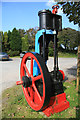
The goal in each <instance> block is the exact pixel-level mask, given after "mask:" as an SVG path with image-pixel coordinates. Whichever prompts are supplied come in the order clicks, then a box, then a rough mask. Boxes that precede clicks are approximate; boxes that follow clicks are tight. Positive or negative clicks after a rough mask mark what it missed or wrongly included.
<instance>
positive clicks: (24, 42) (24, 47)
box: [22, 35, 29, 51]
mask: <svg viewBox="0 0 80 120" xmlns="http://www.w3.org/2000/svg"><path fill="white" fill-rule="evenodd" d="M28 50H29V41H28V35H25V36H24V37H22V51H28Z"/></svg>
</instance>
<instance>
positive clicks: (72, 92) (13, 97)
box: [2, 81, 80, 118]
mask: <svg viewBox="0 0 80 120" xmlns="http://www.w3.org/2000/svg"><path fill="white" fill-rule="evenodd" d="M64 91H65V93H66V96H67V100H68V101H69V103H70V107H69V108H68V109H66V110H65V111H62V112H60V113H55V114H53V115H51V116H50V117H49V118H79V117H80V106H79V105H80V98H79V95H80V93H79V95H78V92H77V91H76V86H75V81H72V82H65V83H64ZM78 98H79V101H78ZM2 118H47V116H45V115H44V114H43V113H42V112H35V111H34V110H32V109H31V108H30V106H29V105H28V103H27V102H26V100H25V97H24V95H23V92H22V88H21V86H14V87H12V88H9V89H6V90H5V91H4V92H3V94H2Z"/></svg>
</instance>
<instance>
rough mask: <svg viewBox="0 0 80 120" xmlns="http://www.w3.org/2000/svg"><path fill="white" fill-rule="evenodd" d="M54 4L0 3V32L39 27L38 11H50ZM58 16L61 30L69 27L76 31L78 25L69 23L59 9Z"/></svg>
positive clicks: (48, 2)
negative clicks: (60, 21) (60, 16)
mask: <svg viewBox="0 0 80 120" xmlns="http://www.w3.org/2000/svg"><path fill="white" fill-rule="evenodd" d="M54 4H55V3H52V2H50V0H49V1H47V2H2V3H0V17H1V18H2V20H1V19H0V30H2V31H3V32H6V31H8V30H10V31H12V30H13V28H14V27H16V28H17V29H24V30H28V29H29V28H35V27H38V26H39V17H38V11H40V10H43V9H50V10H52V9H51V6H52V5H54ZM58 14H59V15H62V28H64V27H65V28H66V27H70V28H72V29H75V30H78V25H74V24H73V23H69V20H68V18H67V17H66V15H65V14H63V12H62V11H61V10H60V9H59V12H58Z"/></svg>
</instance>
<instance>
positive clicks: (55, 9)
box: [52, 5, 59, 14]
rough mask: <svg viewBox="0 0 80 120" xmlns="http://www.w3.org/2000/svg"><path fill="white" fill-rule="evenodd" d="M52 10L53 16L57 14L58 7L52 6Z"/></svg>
mask: <svg viewBox="0 0 80 120" xmlns="http://www.w3.org/2000/svg"><path fill="white" fill-rule="evenodd" d="M52 9H53V10H52V13H53V14H56V13H57V10H58V9H59V5H53V6H52Z"/></svg>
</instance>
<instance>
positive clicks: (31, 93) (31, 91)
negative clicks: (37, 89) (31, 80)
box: [30, 86, 33, 101]
mask: <svg viewBox="0 0 80 120" xmlns="http://www.w3.org/2000/svg"><path fill="white" fill-rule="evenodd" d="M30 96H31V100H32V101H33V88H32V86H31V87H30Z"/></svg>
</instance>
